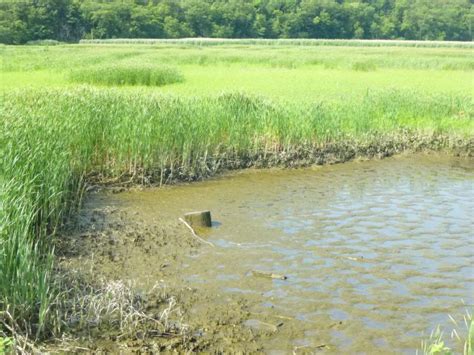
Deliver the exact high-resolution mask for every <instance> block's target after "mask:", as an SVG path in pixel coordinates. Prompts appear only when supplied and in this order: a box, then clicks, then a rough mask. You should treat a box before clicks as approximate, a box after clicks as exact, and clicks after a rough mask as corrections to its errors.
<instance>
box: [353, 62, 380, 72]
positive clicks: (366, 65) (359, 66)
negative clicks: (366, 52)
mask: <svg viewBox="0 0 474 355" xmlns="http://www.w3.org/2000/svg"><path fill="white" fill-rule="evenodd" d="M376 69H377V66H376V65H375V64H374V63H372V62H368V61H366V62H355V63H354V64H352V70H356V71H365V72H368V71H374V70H376Z"/></svg>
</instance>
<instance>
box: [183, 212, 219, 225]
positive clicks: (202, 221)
mask: <svg viewBox="0 0 474 355" xmlns="http://www.w3.org/2000/svg"><path fill="white" fill-rule="evenodd" d="M184 219H185V220H186V222H188V224H189V225H191V226H192V227H194V228H196V227H212V220H211V211H197V212H190V213H186V214H185V215H184Z"/></svg>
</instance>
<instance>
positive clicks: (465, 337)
mask: <svg viewBox="0 0 474 355" xmlns="http://www.w3.org/2000/svg"><path fill="white" fill-rule="evenodd" d="M449 318H450V320H451V322H452V325H453V328H452V330H451V333H450V338H451V340H452V341H457V342H459V343H462V344H463V347H462V349H463V350H462V354H463V355H472V354H473V353H474V319H473V317H472V313H470V312H469V311H468V310H466V313H465V314H464V315H463V323H461V324H460V323H459V322H457V321H456V320H455V319H454V318H453V317H451V316H449ZM416 353H417V354H418V353H419V352H418V350H417V352H416ZM421 353H422V354H424V355H451V354H454V353H457V352H456V351H454V350H453V349H452V348H451V347H449V346H448V345H447V344H446V334H445V333H444V332H443V331H442V330H441V327H440V326H438V327H436V329H435V330H433V331H432V332H431V334H430V337H429V339H427V340H423V341H422V342H421Z"/></svg>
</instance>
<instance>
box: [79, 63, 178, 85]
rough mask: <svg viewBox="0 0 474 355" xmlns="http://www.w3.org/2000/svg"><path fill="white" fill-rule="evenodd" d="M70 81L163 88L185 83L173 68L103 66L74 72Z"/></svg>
mask: <svg viewBox="0 0 474 355" xmlns="http://www.w3.org/2000/svg"><path fill="white" fill-rule="evenodd" d="M70 80H71V81H73V82H78V83H87V84H101V85H145V86H163V85H167V84H173V83H179V82H182V81H184V78H183V75H182V74H181V73H180V72H179V71H178V70H177V69H174V68H171V67H157V66H146V65H101V66H97V67H93V68H82V69H77V70H75V71H72V72H71V74H70Z"/></svg>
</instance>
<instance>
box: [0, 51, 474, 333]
mask: <svg viewBox="0 0 474 355" xmlns="http://www.w3.org/2000/svg"><path fill="white" fill-rule="evenodd" d="M0 57H1V68H0V75H1V80H0V91H1V99H0V116H1V119H0V154H1V166H0V196H1V204H0V271H1V272H0V310H2V309H3V310H8V314H9V315H11V318H8V319H7V318H3V319H2V318H1V317H2V314H1V313H0V321H2V322H3V324H4V325H5V324H7V325H9V326H10V327H12V326H17V327H18V328H19V329H18V331H21V332H26V333H29V334H30V335H32V336H33V337H38V338H42V337H43V338H44V337H48V336H51V335H53V336H54V335H58V334H59V331H60V329H61V327H63V326H65V325H64V323H63V322H61V314H60V313H61V306H59V305H58V304H59V303H58V301H57V295H58V292H57V288H58V287H59V286H58V285H57V282H53V280H54V273H53V259H52V255H53V251H52V247H53V246H54V243H52V241H53V240H54V237H55V236H56V233H57V231H58V229H60V227H61V224H62V222H63V221H64V219H65V218H67V217H68V214H69V213H70V212H71V211H73V210H74V208H75V207H76V206H77V205H78V204H79V203H80V201H81V198H82V196H83V194H84V191H85V187H86V183H87V181H92V180H93V181H94V182H99V183H100V182H110V181H130V182H133V183H143V184H149V183H166V182H172V181H176V180H196V179H200V178H203V177H206V176H210V175H212V174H215V173H217V172H219V171H222V170H223V169H225V168H233V169H235V168H245V167H250V166H273V165H284V166H285V165H292V166H293V165H308V164H313V163H319V164H321V163H325V162H334V161H341V162H342V161H346V160H348V159H352V158H354V157H357V156H366V157H373V156H386V155H390V154H394V153H397V152H401V151H404V150H408V149H416V150H420V149H434V150H439V149H446V150H449V151H454V152H457V153H459V154H465V155H470V154H472V144H473V139H474V105H473V94H474V85H473V72H474V58H473V56H472V49H471V48H465V47H460V48H454V47H441V48H424V47H423V48H418V47H399V46H394V47H391V46H388V47H373V46H370V47H369V46H350V47H349V46H292V45H278V46H276V45H275V46H272V45H265V46H263V45H262V46H260V45H252V44H233V45H229V44H222V45H215V46H203V47H201V46H196V45H186V44H162V43H159V44H154V45H142V44H80V45H58V46H18V47H13V46H1V47H0ZM140 68H147V69H146V70H142V69H140ZM164 68H165V69H164ZM105 73H108V74H107V75H105ZM105 77H107V78H106V79H104V78H105ZM150 78H151V79H150ZM11 319H14V320H15V322H14V323H12V321H11ZM0 323H1V322H0ZM25 324H28V326H25ZM0 331H2V328H0ZM3 331H4V332H6V330H5V329H3ZM0 335H1V334H0Z"/></svg>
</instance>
